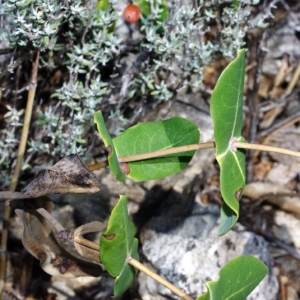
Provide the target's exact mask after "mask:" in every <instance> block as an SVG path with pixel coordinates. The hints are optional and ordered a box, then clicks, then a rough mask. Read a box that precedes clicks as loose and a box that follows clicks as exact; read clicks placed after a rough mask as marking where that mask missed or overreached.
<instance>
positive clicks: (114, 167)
mask: <svg viewBox="0 0 300 300" xmlns="http://www.w3.org/2000/svg"><path fill="white" fill-rule="evenodd" d="M94 122H95V124H97V129H98V132H99V133H100V136H101V138H102V139H103V142H104V145H105V146H106V147H107V149H108V152H109V153H108V164H109V168H110V169H111V171H112V172H113V173H114V174H115V175H116V178H117V180H119V181H124V180H125V179H126V176H125V174H124V173H123V172H122V171H121V169H120V166H119V161H118V158H117V155H116V150H115V147H114V144H113V142H112V138H111V136H110V134H109V132H108V131H107V128H106V126H105V123H104V119H103V115H102V112H101V110H99V111H97V112H96V113H95V115H94Z"/></svg>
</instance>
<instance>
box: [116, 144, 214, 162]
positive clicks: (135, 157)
mask: <svg viewBox="0 0 300 300" xmlns="http://www.w3.org/2000/svg"><path fill="white" fill-rule="evenodd" d="M214 147H215V143H214V142H207V143H200V144H192V145H186V146H179V147H174V148H169V149H163V150H157V151H152V152H146V153H141V154H135V155H128V156H121V157H119V159H118V160H119V162H120V163H125V162H131V161H137V160H144V159H149V158H154V157H160V156H166V155H170V154H176V153H181V152H187V151H193V150H198V149H206V148H214Z"/></svg>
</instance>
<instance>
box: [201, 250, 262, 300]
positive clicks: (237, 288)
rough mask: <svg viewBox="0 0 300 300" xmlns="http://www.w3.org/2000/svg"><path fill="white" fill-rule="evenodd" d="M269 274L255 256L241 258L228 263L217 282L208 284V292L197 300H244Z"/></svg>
mask: <svg viewBox="0 0 300 300" xmlns="http://www.w3.org/2000/svg"><path fill="white" fill-rule="evenodd" d="M267 272H268V268H267V266H266V265H265V264H264V263H263V262H262V261H261V260H259V259H257V258H256V257H254V256H246V255H245V256H239V257H237V258H235V259H233V260H231V261H230V262H229V263H227V264H226V265H225V266H224V267H223V268H222V269H221V271H220V273H219V279H218V280H217V281H211V282H208V283H207V284H206V285H207V288H208V291H207V292H206V293H205V294H203V295H202V296H200V297H199V298H197V300H229V299H230V300H244V299H246V297H247V296H248V295H249V294H250V293H251V292H252V291H253V290H254V288H255V287H256V286H257V285H258V284H259V283H260V282H261V280H262V279H263V278H264V277H265V276H266V274H267Z"/></svg>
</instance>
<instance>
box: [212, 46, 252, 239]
mask: <svg viewBox="0 0 300 300" xmlns="http://www.w3.org/2000/svg"><path fill="white" fill-rule="evenodd" d="M244 76H245V50H240V51H239V53H238V56H237V58H236V59H235V60H234V61H232V62H231V63H230V64H229V65H228V66H227V68H226V69H225V70H224V71H223V73H222V74H221V76H220V78H219V80H218V82H217V84H216V87H215V89H214V91H213V94H212V98H211V107H210V112H211V117H212V119H213V123H214V135H215V143H216V159H217V161H218V163H219V165H220V185H221V194H222V197H223V199H224V201H225V203H224V204H223V206H222V210H221V223H220V227H219V232H218V234H219V235H223V234H225V233H226V232H228V231H229V230H230V228H231V227H232V226H233V225H234V224H235V222H236V221H237V220H238V217H239V200H240V199H241V196H242V192H243V190H244V187H245V181H246V171H245V162H246V152H245V151H244V150H240V149H238V150H237V151H236V149H234V147H232V142H233V139H234V138H236V139H237V141H239V142H242V141H244V138H243V137H242V136H241V132H242V127H243V111H242V109H243V90H244Z"/></svg>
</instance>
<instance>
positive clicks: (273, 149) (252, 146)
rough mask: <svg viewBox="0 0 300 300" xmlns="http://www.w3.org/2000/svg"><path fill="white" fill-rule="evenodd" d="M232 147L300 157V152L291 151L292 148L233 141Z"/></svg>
mask: <svg viewBox="0 0 300 300" xmlns="http://www.w3.org/2000/svg"><path fill="white" fill-rule="evenodd" d="M234 147H236V148H241V149H251V150H259V151H268V152H277V153H281V154H286V155H291V156H296V157H300V152H297V151H292V150H289V149H285V148H279V147H273V146H266V145H259V144H249V143H240V142H234Z"/></svg>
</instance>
